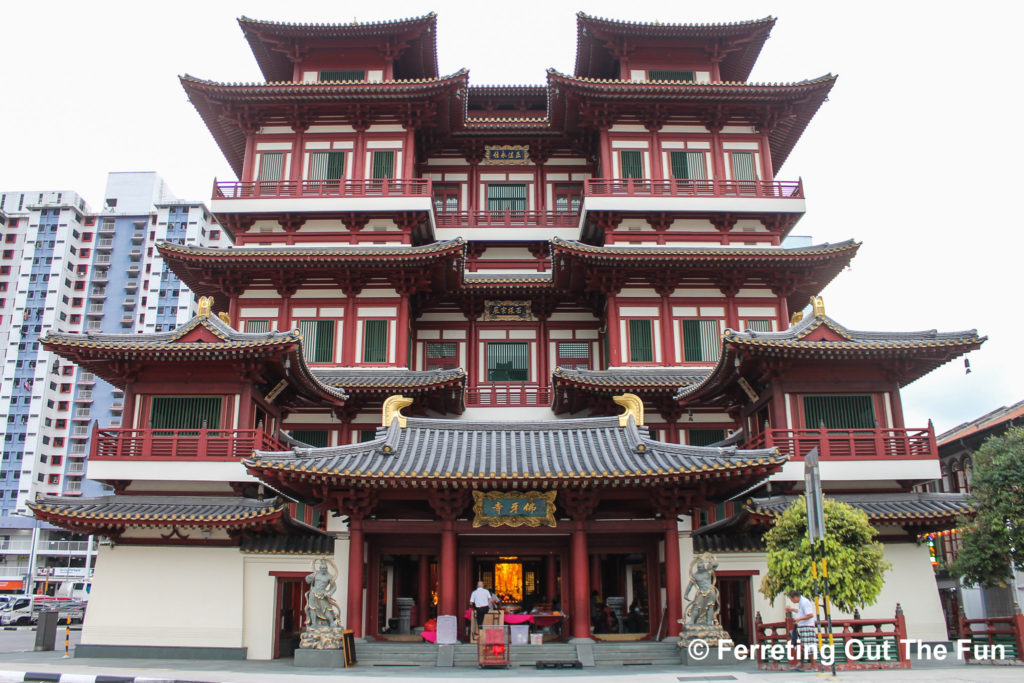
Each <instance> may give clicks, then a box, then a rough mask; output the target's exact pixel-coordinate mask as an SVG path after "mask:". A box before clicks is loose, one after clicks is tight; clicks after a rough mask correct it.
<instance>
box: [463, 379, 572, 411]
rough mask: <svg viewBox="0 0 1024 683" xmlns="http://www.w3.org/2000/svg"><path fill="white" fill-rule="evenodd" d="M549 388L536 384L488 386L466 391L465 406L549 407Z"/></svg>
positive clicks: (550, 395)
mask: <svg viewBox="0 0 1024 683" xmlns="http://www.w3.org/2000/svg"><path fill="white" fill-rule="evenodd" d="M551 398H552V391H551V388H550V387H542V386H540V385H537V384H490V385H485V386H477V387H471V388H469V389H467V390H466V405H467V406H473V407H506V406H550V405H551Z"/></svg>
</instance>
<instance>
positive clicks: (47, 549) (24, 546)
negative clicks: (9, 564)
mask: <svg viewBox="0 0 1024 683" xmlns="http://www.w3.org/2000/svg"><path fill="white" fill-rule="evenodd" d="M88 551H89V542H88V541H44V540H41V539H40V540H39V541H37V542H36V553H43V554H47V555H50V554H59V555H64V554H77V553H85V552H88ZM30 552H32V541H21V540H19V541H3V542H0V553H8V554H14V555H20V554H24V555H28V554H29V553H30Z"/></svg>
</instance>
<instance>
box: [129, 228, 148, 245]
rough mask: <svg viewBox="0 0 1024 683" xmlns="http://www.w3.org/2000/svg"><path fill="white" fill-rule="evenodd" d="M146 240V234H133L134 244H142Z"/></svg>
mask: <svg viewBox="0 0 1024 683" xmlns="http://www.w3.org/2000/svg"><path fill="white" fill-rule="evenodd" d="M145 239H146V233H145V232H140V231H136V232H133V233H132V244H141V243H142V242H143V240H145Z"/></svg>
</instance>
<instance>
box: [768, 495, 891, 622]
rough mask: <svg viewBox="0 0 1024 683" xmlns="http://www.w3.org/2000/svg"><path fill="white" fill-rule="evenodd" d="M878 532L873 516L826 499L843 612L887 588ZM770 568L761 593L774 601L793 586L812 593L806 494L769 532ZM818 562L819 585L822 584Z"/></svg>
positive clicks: (833, 583)
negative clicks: (876, 537) (870, 516)
mask: <svg viewBox="0 0 1024 683" xmlns="http://www.w3.org/2000/svg"><path fill="white" fill-rule="evenodd" d="M877 535H878V531H877V530H876V529H875V528H874V527H872V526H871V524H870V522H868V516H867V515H866V514H864V513H863V512H862V511H860V510H857V509H856V508H853V507H850V506H849V505H847V504H846V503H843V502H840V501H837V500H832V499H831V498H827V497H826V498H825V554H826V556H827V557H828V584H829V594H830V595H831V598H832V604H833V605H835V606H836V607H837V608H838V609H840V610H842V611H844V612H852V611H853V610H854V609H857V608H860V607H865V606H867V605H871V604H873V603H874V602H875V600H877V599H878V594H879V593H880V592H881V591H882V584H883V577H884V575H885V572H886V571H888V570H889V569H892V565H891V564H889V563H888V562H886V561H885V559H884V553H883V548H882V544H881V543H879V542H878V541H876V540H875V536H877ZM764 540H765V545H766V546H767V550H768V558H767V559H768V573H767V574H766V575H765V577H764V579H763V580H762V581H761V594H762V595H764V596H765V597H766V598H768V599H769V600H771V601H772V602H773V603H774V601H775V598H776V597H778V596H779V595H782V594H783V593H788V592H789V591H791V590H797V591H800V593H801V594H802V595H811V594H812V592H813V587H814V577H813V574H812V573H811V543H810V541H809V540H808V539H807V503H806V501H805V500H804V498H803V496H801V497H800V498H798V499H796V500H795V501H794V502H793V504H792V505H790V506H789V508H788V509H787V510H786V511H785V512H783V513H782V514H781V515H780V516H779V517H778V519H776V520H775V526H774V527H772V529H771V530H770V531H769V532H768V533H767V534H765V537H764ZM820 566H821V565H820V563H819V586H820Z"/></svg>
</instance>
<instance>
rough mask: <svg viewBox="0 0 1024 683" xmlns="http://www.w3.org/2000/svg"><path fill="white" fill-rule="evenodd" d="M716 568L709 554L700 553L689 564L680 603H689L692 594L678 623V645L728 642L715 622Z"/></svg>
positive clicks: (712, 556)
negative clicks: (680, 633)
mask: <svg viewBox="0 0 1024 683" xmlns="http://www.w3.org/2000/svg"><path fill="white" fill-rule="evenodd" d="M716 569H718V560H717V559H716V558H715V556H714V555H712V554H711V553H701V554H699V555H697V556H696V557H694V558H693V561H692V562H690V572H689V574H690V582H689V583H688V584H687V585H686V590H685V591H683V600H690V594H691V593H693V594H694V595H693V600H692V601H690V604H689V605H687V607H686V612H685V614H684V615H683V618H682V619H680V620H679V623H680V624H682V625H683V629H682V635H681V637H680V641H679V644H680V645H683V644H684V643H688V642H689V641H691V640H695V639H698V638H699V639H702V640H705V641H707V642H708V643H709V644H717V642H718V641H719V640H726V641H731V640H732V639H731V638H730V637H729V634H728V633H726V632H725V630H724V629H723V628H722V624H721V621H720V620H719V600H718V597H719V594H718V579H717V578H716V576H715V570H716Z"/></svg>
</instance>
